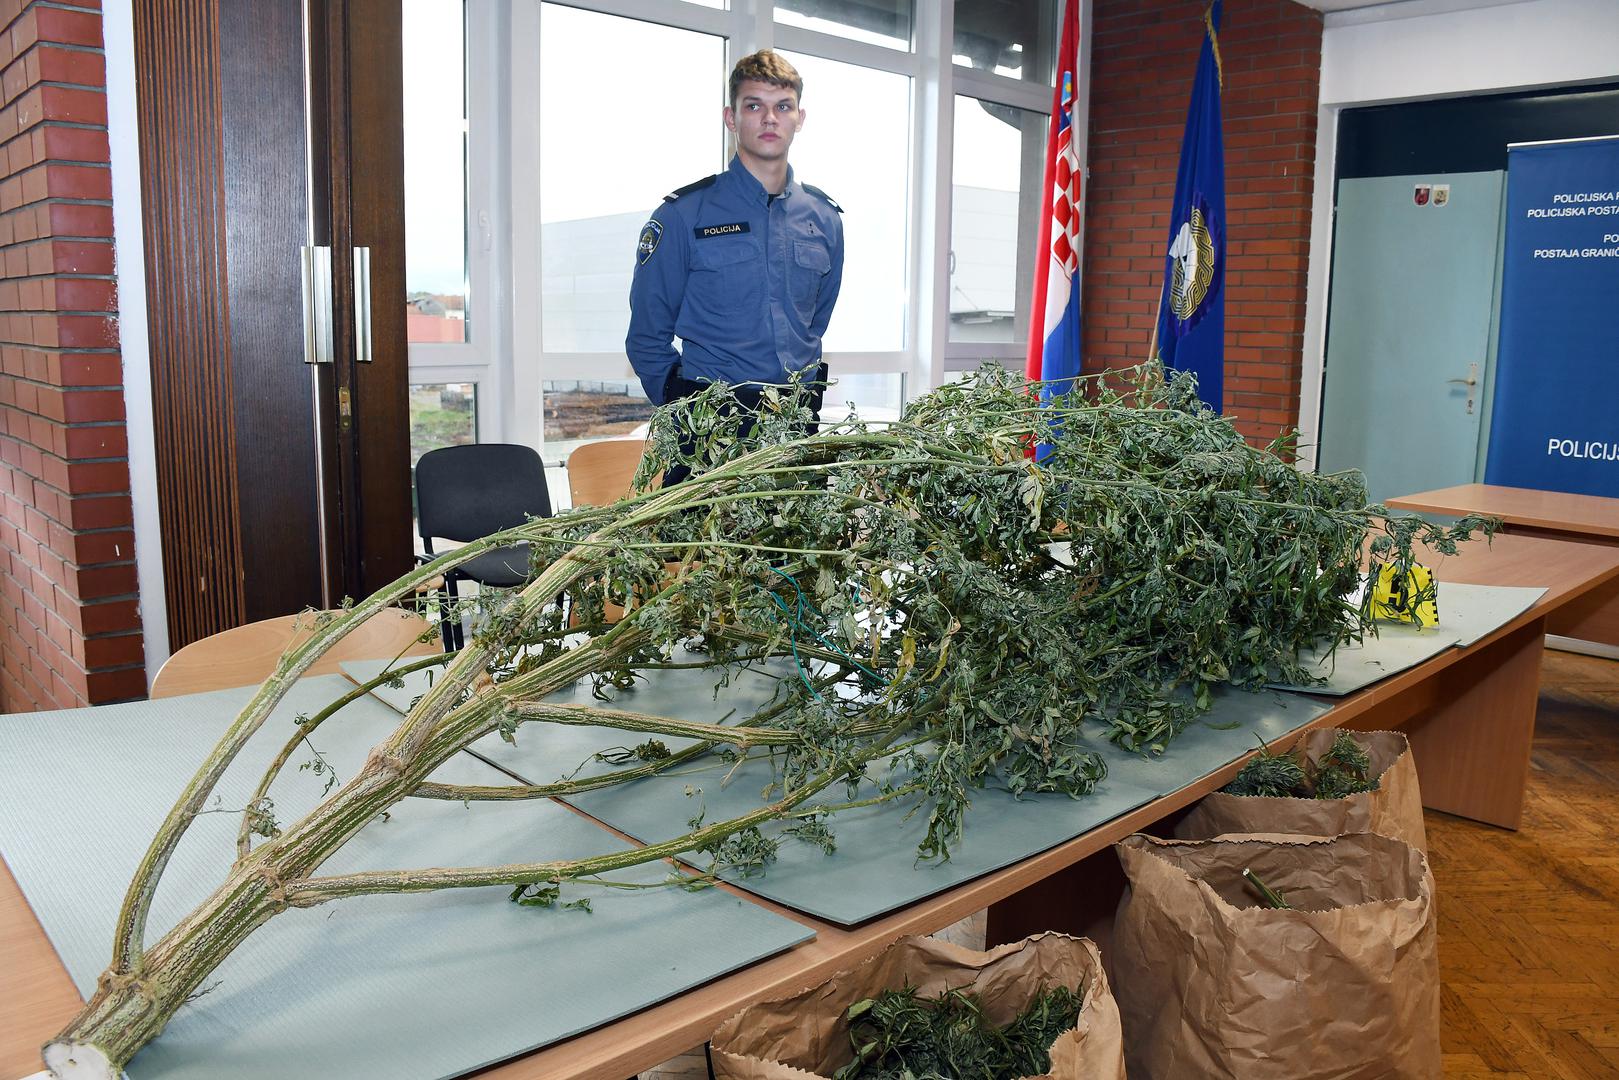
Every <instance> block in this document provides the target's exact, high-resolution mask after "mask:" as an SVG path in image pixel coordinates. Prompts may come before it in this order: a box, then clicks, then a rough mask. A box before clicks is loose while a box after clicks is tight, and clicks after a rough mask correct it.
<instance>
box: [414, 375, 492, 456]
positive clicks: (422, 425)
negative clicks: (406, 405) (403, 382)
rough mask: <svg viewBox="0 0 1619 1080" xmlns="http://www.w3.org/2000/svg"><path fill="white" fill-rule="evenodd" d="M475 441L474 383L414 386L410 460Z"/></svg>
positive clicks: (475, 400) (476, 398)
mask: <svg viewBox="0 0 1619 1080" xmlns="http://www.w3.org/2000/svg"><path fill="white" fill-rule="evenodd" d="M477 441H478V386H477V384H476V383H414V384H412V385H411V388H410V460H411V461H413V462H414V461H420V460H421V457H422V455H423V454H425V453H427V452H428V451H429V450H437V449H438V448H439V447H441V446H465V445H467V444H468V443H475V442H477Z"/></svg>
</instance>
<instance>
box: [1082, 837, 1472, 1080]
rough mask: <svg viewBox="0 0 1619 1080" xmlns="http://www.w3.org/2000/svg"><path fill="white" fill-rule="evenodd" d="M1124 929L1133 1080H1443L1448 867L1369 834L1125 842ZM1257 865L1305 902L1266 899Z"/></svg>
mask: <svg viewBox="0 0 1619 1080" xmlns="http://www.w3.org/2000/svg"><path fill="white" fill-rule="evenodd" d="M1115 850H1116V851H1117V852H1118V855H1119V859H1120V861H1121V862H1122V863H1123V864H1124V872H1125V875H1126V876H1127V877H1128V878H1129V889H1128V890H1127V891H1126V893H1125V896H1124V900H1123V901H1122V902H1121V904H1120V905H1119V913H1118V918H1117V920H1116V922H1115V926H1114V941H1113V951H1112V959H1113V961H1114V963H1113V974H1114V977H1115V978H1116V979H1117V980H1118V999H1119V1012H1120V1015H1121V1017H1122V1019H1123V1024H1124V1035H1125V1059H1126V1061H1127V1062H1128V1064H1129V1067H1130V1076H1131V1078H1132V1080H1154V1078H1159V1080H1180V1078H1182V1077H1194V1076H1195V1077H1207V1078H1216V1080H1224V1078H1230V1080H1236V1078H1238V1077H1240V1078H1241V1080H1372V1078H1378V1080H1417V1078H1421V1080H1434V1078H1437V1077H1438V1076H1439V1075H1440V1057H1439V963H1438V952H1437V939H1438V931H1437V928H1436V925H1435V918H1434V904H1433V889H1434V884H1433V874H1432V872H1431V871H1430V870H1429V869H1428V861H1427V858H1426V857H1425V856H1424V855H1423V854H1422V852H1420V851H1418V850H1417V849H1416V848H1414V847H1412V846H1410V845H1409V844H1406V843H1404V842H1402V841H1399V840H1392V839H1389V838H1388V837H1383V836H1373V835H1370V834H1359V835H1353V836H1340V837H1337V838H1336V839H1331V840H1314V839H1311V840H1303V839H1297V838H1294V839H1289V838H1286V837H1247V838H1243V839H1241V840H1229V841H1227V840H1216V841H1185V840H1155V839H1153V838H1152V837H1147V836H1141V835H1137V836H1132V837H1129V838H1128V839H1126V840H1125V841H1123V842H1122V843H1120V844H1117V845H1115ZM1244 867H1251V868H1252V869H1253V872H1254V873H1255V874H1257V875H1258V876H1259V877H1260V878H1261V879H1262V880H1263V881H1264V882H1265V884H1266V885H1269V886H1270V887H1271V888H1273V889H1278V890H1280V891H1281V892H1282V893H1283V895H1284V896H1285V898H1286V900H1287V902H1288V904H1289V905H1291V906H1292V908H1293V910H1285V911H1283V910H1274V909H1270V908H1266V907H1261V906H1259V901H1258V899H1257V898H1256V897H1255V896H1254V895H1253V894H1252V893H1251V892H1250V891H1249V890H1248V887H1247V885H1246V883H1245V882H1244V881H1243V878H1242V871H1243V868H1244Z"/></svg>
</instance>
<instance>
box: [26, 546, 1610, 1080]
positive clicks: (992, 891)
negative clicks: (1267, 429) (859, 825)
mask: <svg viewBox="0 0 1619 1080" xmlns="http://www.w3.org/2000/svg"><path fill="white" fill-rule="evenodd" d="M1608 561H1609V563H1610V565H1608V566H1607V567H1606V568H1605V569H1603V570H1601V571H1599V572H1596V573H1594V574H1592V575H1590V576H1588V577H1586V578H1584V579H1582V580H1581V581H1580V582H1578V583H1575V584H1569V585H1566V586H1564V587H1562V588H1560V589H1557V590H1555V591H1553V590H1550V589H1548V591H1547V592H1546V593H1545V594H1544V595H1543V596H1542V597H1541V598H1540V599H1538V600H1537V601H1536V602H1535V603H1534V604H1533V605H1531V606H1530V607H1529V608H1528V609H1527V610H1525V611H1524V612H1522V613H1520V614H1519V615H1517V616H1516V617H1514V618H1512V619H1510V620H1508V621H1507V622H1506V623H1505V624H1503V625H1502V626H1500V627H1498V628H1497V629H1496V630H1494V631H1493V632H1491V633H1490V634H1488V635H1486V636H1485V637H1483V638H1480V639H1479V640H1478V641H1475V642H1473V643H1471V644H1469V645H1468V646H1466V647H1465V648H1459V647H1451V648H1447V649H1445V650H1444V651H1443V652H1441V653H1439V654H1437V655H1436V656H1433V657H1430V658H1429V659H1427V660H1425V661H1423V662H1422V663H1420V664H1417V665H1415V666H1413V667H1411V668H1408V669H1406V670H1405V671H1402V672H1398V673H1396V674H1394V675H1392V676H1390V677H1389V678H1387V679H1384V680H1381V681H1379V682H1377V683H1374V684H1373V685H1371V686H1369V687H1366V688H1364V689H1362V690H1359V691H1356V692H1355V693H1353V694H1350V695H1347V696H1345V697H1343V698H1341V699H1337V704H1335V705H1334V706H1333V707H1332V708H1331V709H1329V710H1328V711H1327V712H1325V713H1323V714H1322V715H1320V716H1318V717H1315V718H1314V719H1312V720H1310V721H1307V722H1306V723H1305V724H1303V725H1301V726H1300V727H1298V728H1296V729H1295V730H1294V731H1292V732H1290V733H1289V734H1288V735H1287V736H1285V737H1284V738H1283V739H1281V740H1278V742H1277V743H1276V744H1275V745H1278V746H1283V747H1286V746H1291V745H1292V744H1293V742H1294V741H1296V740H1297V739H1298V738H1300V737H1302V736H1303V735H1304V734H1305V733H1306V732H1309V731H1312V730H1316V729H1318V728H1323V727H1334V726H1344V725H1352V722H1353V721H1354V720H1356V719H1357V718H1359V717H1361V716H1364V715H1366V714H1367V713H1370V712H1372V711H1374V710H1375V709H1377V707H1378V706H1380V705H1382V704H1385V703H1388V702H1391V701H1393V700H1394V699H1396V698H1398V697H1399V696H1401V695H1404V694H1407V693H1413V692H1414V691H1416V690H1417V689H1418V688H1420V687H1421V686H1422V685H1423V684H1425V683H1427V682H1429V681H1430V680H1431V679H1434V678H1435V677H1437V676H1438V675H1439V674H1440V673H1442V672H1444V671H1445V670H1447V669H1448V668H1450V667H1451V666H1453V665H1455V664H1457V663H1461V662H1463V661H1465V660H1467V659H1469V658H1471V657H1473V656H1475V655H1477V654H1478V653H1480V652H1482V651H1484V650H1486V649H1488V648H1489V647H1491V646H1492V645H1494V644H1495V643H1497V642H1500V641H1503V640H1505V639H1506V638H1508V637H1509V636H1511V635H1513V634H1517V633H1520V632H1523V631H1525V630H1526V628H1529V627H1531V626H1533V625H1534V624H1537V623H1539V624H1542V625H1543V623H1544V620H1545V619H1546V617H1547V616H1548V615H1549V614H1551V613H1552V612H1554V611H1555V610H1557V609H1558V608H1559V607H1561V606H1563V605H1565V604H1569V603H1572V602H1575V601H1577V600H1579V599H1580V598H1581V597H1584V596H1586V595H1587V594H1589V593H1591V592H1593V591H1595V590H1597V589H1601V588H1603V587H1605V586H1607V585H1609V584H1610V583H1614V582H1619V549H1614V553H1613V556H1612V558H1611V559H1610V560H1608ZM1443 580H1444V579H1443V578H1442V579H1441V581H1443ZM1250 756H1251V754H1245V755H1243V756H1242V757H1240V758H1238V759H1237V760H1235V761H1232V762H1230V763H1228V764H1226V765H1224V766H1221V767H1219V768H1217V769H1215V770H1214V771H1212V772H1210V773H1208V774H1207V775H1205V776H1203V777H1201V778H1200V779H1198V780H1195V781H1193V782H1191V783H1189V784H1187V785H1185V786H1184V787H1181V788H1178V789H1177V790H1175V791H1173V792H1169V793H1167V794H1165V795H1162V796H1159V797H1158V798H1157V799H1154V800H1152V801H1151V802H1148V803H1144V804H1143V805H1141V806H1139V807H1137V808H1135V809H1134V810H1130V811H1128V812H1126V813H1124V814H1122V815H1120V816H1119V817H1117V818H1114V819H1112V820H1111V821H1109V822H1106V823H1104V824H1102V825H1100V826H1098V827H1096V828H1095V829H1092V830H1090V831H1088V832H1086V833H1083V834H1081V835H1080V836H1077V837H1074V838H1073V839H1070V840H1067V841H1064V842H1063V843H1061V844H1058V845H1056V846H1054V847H1051V848H1048V849H1046V850H1045V851H1043V852H1039V853H1037V854H1035V855H1031V856H1029V857H1028V858H1026V859H1024V860H1022V861H1020V862H1018V863H1015V864H1013V865H1012V866H1009V867H1004V868H1002V869H1000V870H996V871H991V872H990V873H988V874H985V875H983V876H981V877H978V878H975V879H974V880H972V881H969V882H965V883H963V884H961V885H959V886H957V887H955V888H953V889H950V890H947V891H946V892H943V893H940V894H937V895H935V896H932V897H928V898H926V899H923V900H919V901H917V902H915V903H913V904H911V905H909V906H908V907H905V908H902V909H901V910H899V911H896V912H893V913H891V914H888V915H885V916H880V917H878V918H876V919H873V920H871V921H869V922H866V923H862V924H860V925H858V926H854V927H849V928H845V927H841V926H838V925H835V924H832V923H827V922H823V921H821V920H818V919H815V918H813V917H811V916H807V915H804V914H802V913H800V912H797V911H794V910H792V909H789V908H786V907H784V906H782V905H780V904H777V903H775V902H772V901H769V900H765V899H763V898H761V897H758V896H755V895H753V894H751V893H745V892H738V895H743V896H745V898H746V899H747V900H749V901H750V902H753V903H755V904H757V905H758V906H759V907H761V908H763V909H765V910H767V911H770V912H773V913H775V914H778V915H781V916H782V917H784V918H787V919H790V920H792V921H793V922H797V923H799V924H801V925H804V926H807V927H809V928H811V929H813V930H814V931H815V932H816V937H815V938H814V939H812V940H810V941H807V942H804V943H802V944H800V945H796V946H793V947H792V948H790V949H788V950H786V951H784V952H782V953H778V954H776V955H775V956H772V957H768V958H766V959H763V960H760V961H757V962H755V963H753V964H751V965H748V966H747V967H744V968H741V969H738V970H736V971H733V972H731V973H729V974H726V975H722V976H719V977H717V978H716V979H713V980H711V981H709V982H707V983H704V984H702V985H700V986H698V987H695V988H693V989H691V990H688V991H685V992H683V993H681V994H679V995H677V996H676V997H673V998H670V999H667V1000H665V1001H663V1002H660V1003H658V1004H656V1005H653V1006H650V1007H649V1008H647V1009H644V1010H642V1011H641V1012H638V1013H636V1014H634V1015H632V1016H629V1017H625V1018H623V1019H619V1020H615V1021H609V1022H607V1023H605V1024H604V1025H602V1026H600V1027H597V1028H593V1029H591V1030H590V1031H587V1032H583V1033H581V1034H579V1035H575V1036H573V1037H571V1038H569V1039H566V1040H564V1041H562V1042H558V1043H553V1044H551V1045H549V1046H546V1047H542V1048H540V1049H538V1050H534V1051H531V1052H529V1053H527V1054H524V1055H522V1056H519V1057H516V1058H512V1059H508V1060H507V1061H504V1062H501V1063H498V1064H495V1065H491V1066H487V1067H485V1068H484V1069H481V1070H479V1071H477V1072H475V1073H472V1074H469V1075H474V1076H478V1077H480V1078H481V1080H554V1078H559V1077H568V1078H572V1080H623V1078H624V1077H627V1076H630V1075H632V1074H634V1073H635V1072H638V1071H639V1070H641V1069H645V1068H650V1067H652V1066H654V1065H657V1064H658V1063H660V1062H662V1061H664V1060H667V1059H668V1058H670V1057H673V1056H675V1055H676V1054H679V1053H680V1052H682V1051H684V1050H687V1049H690V1048H691V1047H692V1046H694V1045H698V1044H700V1043H702V1042H703V1041H704V1040H705V1039H706V1038H707V1037H708V1035H709V1034H710V1033H711V1032H712V1031H713V1030H714V1028H715V1027H717V1026H718V1025H719V1024H720V1023H721V1022H722V1021H723V1020H725V1019H726V1018H728V1017H730V1016H731V1015H733V1014H734V1013H736V1012H737V1011H739V1010H740V1009H741V1008H743V1007H745V1006H746V1005H748V1004H749V1003H751V1002H755V1001H761V1000H768V999H771V998H777V997H783V996H786V995H788V994H792V993H796V992H797V991H799V990H802V989H804V988H806V987H809V986H813V985H815V984H816V983H818V982H821V981H824V980H825V979H826V978H827V977H829V976H831V975H832V974H835V973H836V972H838V971H841V970H844V969H846V968H849V967H852V966H855V965H857V964H860V963H862V962H864V961H865V960H868V959H870V958H871V957H873V956H875V955H876V954H877V953H879V952H881V951H882V949H883V948H885V947H887V946H888V945H889V944H891V943H892V942H894V941H896V940H898V939H899V938H901V937H905V936H907V935H910V934H926V933H932V932H934V931H936V930H939V929H942V928H943V927H945V926H948V925H950V924H951V923H953V922H955V921H957V920H958V919H961V918H963V917H965V916H967V915H969V914H971V913H973V912H975V911H978V910H980V909H982V908H985V907H988V906H990V905H991V904H993V903H995V902H997V901H1000V900H1004V899H1006V898H1007V897H1009V896H1012V895H1013V894H1015V893H1017V892H1018V891H1020V890H1021V889H1023V888H1025V887H1027V886H1029V885H1032V884H1034V883H1036V882H1038V881H1041V880H1044V879H1045V878H1046V877H1048V876H1050V875H1052V874H1054V873H1056V872H1057V871H1059V870H1062V869H1064V868H1066V867H1068V866H1071V865H1073V864H1075V863H1077V862H1079V861H1080V860H1082V859H1084V858H1085V857H1087V856H1089V855H1093V854H1095V853H1097V852H1099V851H1101V850H1103V849H1104V848H1106V847H1109V846H1111V845H1112V844H1114V843H1116V842H1118V841H1119V840H1121V839H1123V838H1124V837H1126V836H1129V835H1130V834H1132V833H1134V832H1138V831H1140V830H1141V829H1142V828H1144V827H1145V826H1147V825H1150V824H1152V823H1153V822H1156V821H1158V820H1160V819H1162V818H1163V817H1165V816H1167V815H1169V814H1171V813H1174V812H1175V811H1177V810H1180V809H1182V808H1184V807H1186V806H1189V805H1190V804H1191V803H1193V802H1195V801H1196V800H1197V799H1200V798H1202V797H1203V796H1204V795H1206V794H1208V793H1209V792H1210V791H1213V790H1215V789H1216V788H1219V787H1223V786H1224V785H1225V784H1226V783H1228V782H1229V781H1230V779H1231V778H1232V777H1233V776H1235V775H1236V773H1237V771H1238V770H1239V769H1241V767H1242V765H1243V764H1244V763H1245V762H1246V761H1247V759H1248V758H1249V757H1250ZM0 862H3V860H0ZM8 891H10V892H15V894H16V898H17V900H18V901H20V902H21V903H22V904H23V906H24V907H25V909H26V910H27V911H28V919H29V921H30V922H31V923H32V927H33V929H34V931H35V933H36V934H37V935H38V937H40V938H42V939H44V940H45V943H46V944H45V947H46V948H47V949H52V956H53V957H54V955H55V954H54V949H53V948H52V946H50V945H49V939H48V937H46V935H45V934H44V930H43V928H42V927H41V926H40V925H39V921H38V918H37V917H36V916H35V915H34V913H33V910H32V907H31V906H29V905H28V904H27V900H26V898H25V897H23V896H22V894H21V892H20V890H19V889H18V887H17V885H16V883H15V881H14V879H13V878H12V876H11V874H10V871H9V869H7V870H6V872H5V874H4V875H0V903H3V902H5V901H9V900H10V899H11V897H10V896H9V895H7V894H8ZM732 891H736V890H732ZM25 929H26V927H25ZM56 966H57V968H58V970H59V972H60V975H61V977H62V979H64V980H67V974H66V971H65V969H62V968H61V964H60V959H59V958H58V959H57V961H56ZM67 981H68V985H70V986H71V980H67ZM66 1019H67V1018H66V1017H65V1018H64V1019H63V1021H61V1022H65V1020H66ZM637 1029H640V1031H641V1032H644V1034H641V1033H638V1031H637ZM23 1075H27V1074H26V1073H24V1074H23Z"/></svg>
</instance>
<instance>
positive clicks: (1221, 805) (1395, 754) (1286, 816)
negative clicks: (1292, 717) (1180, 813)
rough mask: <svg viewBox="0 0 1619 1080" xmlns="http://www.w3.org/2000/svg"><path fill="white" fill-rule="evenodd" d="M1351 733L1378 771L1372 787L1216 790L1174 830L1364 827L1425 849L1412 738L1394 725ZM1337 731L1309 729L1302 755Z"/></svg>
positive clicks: (1311, 757)
mask: <svg viewBox="0 0 1619 1080" xmlns="http://www.w3.org/2000/svg"><path fill="white" fill-rule="evenodd" d="M1352 734H1353V735H1354V736H1355V741H1356V742H1358V743H1360V744H1361V746H1363V747H1365V748H1366V753H1367V756H1368V757H1370V758H1371V759H1372V775H1373V776H1376V777H1378V784H1377V789H1376V790H1375V791H1363V792H1360V793H1359V794H1356V795H1349V796H1346V797H1344V798H1342V799H1275V798H1267V797H1265V796H1262V795H1227V794H1226V793H1225V792H1223V791H1216V792H1212V793H1210V794H1208V795H1205V796H1204V797H1203V799H1202V801H1200V802H1199V803H1197V805H1195V806H1193V807H1192V810H1191V812H1190V813H1189V814H1187V815H1186V816H1185V817H1184V818H1182V819H1181V821H1180V823H1179V824H1177V825H1176V826H1175V836H1176V837H1177V838H1178V839H1182V840H1209V839H1212V838H1214V837H1216V836H1224V835H1226V834H1228V833H1293V834H1297V835H1300V836H1341V835H1343V834H1344V833H1362V832H1366V833H1376V834H1377V835H1379V836H1387V837H1391V838H1393V839H1395V840H1404V841H1405V842H1406V843H1408V844H1410V845H1411V846H1412V847H1414V848H1417V849H1418V850H1420V851H1423V852H1426V851H1427V850H1428V834H1427V831H1426V830H1425V829H1424V828H1423V825H1422V792H1421V790H1420V789H1419V788H1418V786H1417V766H1416V763H1415V762H1414V761H1413V760H1412V757H1411V744H1410V743H1409V742H1407V741H1406V738H1405V736H1404V735H1402V734H1400V733H1399V732H1398V731H1357V732H1353V733H1352ZM1337 736H1338V729H1337V728H1322V729H1320V730H1317V731H1311V732H1308V733H1307V734H1306V735H1305V736H1304V739H1303V740H1302V743H1301V747H1302V749H1303V751H1304V757H1305V758H1306V760H1308V761H1310V762H1312V763H1313V762H1316V761H1318V760H1320V758H1321V757H1322V755H1324V754H1326V752H1327V751H1328V750H1329V749H1331V747H1332V740H1333V739H1335V738H1337Z"/></svg>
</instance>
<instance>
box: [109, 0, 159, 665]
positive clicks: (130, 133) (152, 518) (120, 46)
mask: <svg viewBox="0 0 1619 1080" xmlns="http://www.w3.org/2000/svg"><path fill="white" fill-rule="evenodd" d="M133 2H134V0H107V2H106V4H105V5H104V6H103V11H102V35H103V40H104V43H105V46H106V53H107V138H108V142H109V145H110V147H111V160H112V220H113V248H114V259H115V260H116V263H115V265H116V268H117V276H118V346H119V352H120V353H121V354H122V357H123V363H124V428H125V434H126V436H127V437H128V439H129V490H130V500H131V502H132V503H133V505H134V513H135V580H136V587H137V588H138V589H139V590H140V611H141V633H142V634H143V635H144V640H145V646H146V685H147V686H151V685H152V676H154V675H156V674H157V669H158V668H160V667H162V666H163V661H165V660H167V659H168V658H169V615H168V604H167V602H166V600H165V596H166V594H165V592H164V586H163V532H162V529H161V527H160V526H159V524H158V513H157V450H156V445H155V441H154V435H155V431H154V427H153V424H152V367H151V359H150V357H149V355H148V352H147V338H146V245H145V234H144V231H143V228H142V222H141V183H140V174H141V155H140V141H139V132H138V129H137V125H136V116H135V106H136V99H135V14H134V7H133Z"/></svg>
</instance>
